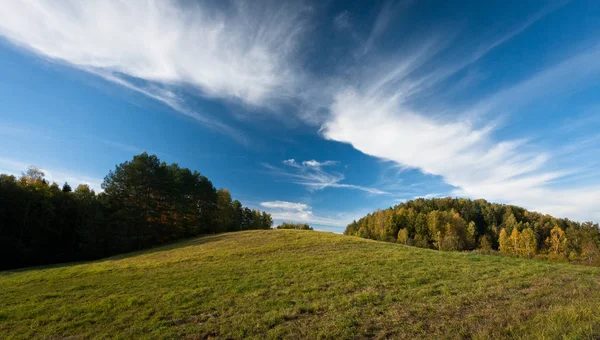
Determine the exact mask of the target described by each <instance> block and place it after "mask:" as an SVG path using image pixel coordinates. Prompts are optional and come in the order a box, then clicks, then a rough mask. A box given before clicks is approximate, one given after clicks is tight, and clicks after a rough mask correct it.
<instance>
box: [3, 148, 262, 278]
mask: <svg viewBox="0 0 600 340" xmlns="http://www.w3.org/2000/svg"><path fill="white" fill-rule="evenodd" d="M102 189H103V192H101V193H95V192H94V190H91V189H90V188H89V186H87V185H85V184H81V185H79V186H77V187H76V188H75V190H73V189H72V187H71V186H70V185H69V184H68V183H65V184H64V185H63V186H62V187H60V186H59V185H58V184H56V183H49V182H48V181H47V180H46V179H45V178H44V173H43V172H42V171H41V170H39V169H37V168H34V167H32V168H30V169H29V170H27V172H25V173H23V175H22V176H21V177H20V178H17V177H15V176H11V175H6V174H1V175H0V269H11V268H19V267H24V266H32V265H44V264H51V263H58V262H68V261H78V260H91V259H98V258H102V257H106V256H110V255H114V254H119V253H124V252H129V251H134V250H140V249H146V248H149V247H152V246H156V245H160V244H164V243H167V242H171V241H174V240H177V239H180V238H184V237H191V236H197V235H201V234H210V233H220V232H227V231H239V230H247V229H269V228H271V225H272V224H273V221H272V219H271V215H269V214H267V213H265V212H260V211H258V210H251V209H249V208H247V207H243V206H242V204H241V203H240V202H239V201H238V200H235V201H232V198H231V195H230V193H229V191H228V190H226V189H219V190H216V189H215V187H214V186H213V184H212V183H211V181H210V180H208V178H206V177H205V176H202V175H201V174H200V173H199V172H197V171H191V170H190V169H187V168H181V167H179V165H177V164H170V165H169V164H166V163H165V162H161V161H160V160H159V159H158V157H156V156H155V155H149V154H147V153H143V154H140V155H137V156H134V157H133V159H132V160H131V161H127V162H124V163H122V164H119V165H117V166H116V167H115V169H114V170H113V171H110V172H109V174H108V175H107V176H106V177H105V179H104V182H103V183H102Z"/></svg>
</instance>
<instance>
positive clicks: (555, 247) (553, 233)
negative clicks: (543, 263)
mask: <svg viewBox="0 0 600 340" xmlns="http://www.w3.org/2000/svg"><path fill="white" fill-rule="evenodd" d="M546 245H547V246H548V253H549V254H551V255H555V256H559V257H566V255H567V237H566V236H565V232H564V231H563V230H562V229H560V227H558V226H555V227H554V228H552V230H550V236H549V237H548V238H547V239H546Z"/></svg>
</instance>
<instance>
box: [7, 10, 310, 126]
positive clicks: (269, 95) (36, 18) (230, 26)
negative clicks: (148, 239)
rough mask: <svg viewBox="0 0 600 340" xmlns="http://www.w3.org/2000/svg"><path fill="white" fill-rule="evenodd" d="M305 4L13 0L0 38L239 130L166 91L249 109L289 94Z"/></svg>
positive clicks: (208, 121) (294, 85) (210, 123)
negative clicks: (191, 92) (181, 89)
mask: <svg viewBox="0 0 600 340" xmlns="http://www.w3.org/2000/svg"><path fill="white" fill-rule="evenodd" d="M308 11H310V8H308V7H307V6H305V5H303V4H300V3H294V4H290V3H285V4H283V3H278V2H269V3H267V4H264V3H257V2H256V3H255V2H242V1H239V2H233V3H230V4H228V5H227V6H221V5H219V4H217V3H209V2H201V3H196V2H194V3H191V2H178V1H152V0H131V1H124V0H109V1H95V2H91V3H84V2H81V1H69V0H66V1H59V2H56V1H44V0H42V1H13V0H9V1H6V2H4V3H3V4H2V11H0V35H2V36H4V37H5V38H7V39H8V40H9V41H11V42H13V43H14V44H16V45H18V46H21V47H24V48H26V49H28V50H30V51H32V52H34V53H36V54H39V55H41V56H43V57H45V58H49V59H51V60H56V61H60V62H65V63H67V64H69V65H72V66H75V67H77V68H80V69H82V70H85V71H88V72H91V73H94V74H96V75H99V76H101V77H103V78H104V79H107V80H109V81H112V82H115V83H117V84H119V85H122V86H124V87H126V88H129V89H131V90H134V91H137V92H139V93H142V94H144V95H146V96H148V97H151V98H153V99H156V100H158V101H160V102H162V103H164V104H166V105H168V106H169V107H171V108H173V109H174V110H176V111H178V112H181V113H183V114H185V115H187V116H189V117H192V118H194V119H196V120H197V121H199V122H200V123H202V124H203V125H206V126H208V127H210V128H213V129H216V130H219V131H224V132H225V133H228V134H229V135H231V136H236V135H239V133H238V132H239V131H231V128H229V127H228V126H226V125H225V124H223V123H221V122H220V120H219V119H218V118H216V117H212V116H210V115H206V114H203V113H199V112H197V111H195V110H192V109H190V108H189V107H188V106H186V105H185V103H184V100H183V98H182V97H181V96H179V95H178V94H177V93H176V92H174V91H172V90H171V89H170V88H171V87H173V86H189V87H192V88H194V89H196V90H197V93H198V94H200V95H202V96H205V97H214V98H223V99H227V100H233V101H236V102H239V103H241V104H244V105H249V106H254V107H268V106H270V105H271V104H272V103H273V102H276V101H279V100H281V99H282V98H288V97H290V96H292V94H293V92H294V91H295V90H296V88H297V86H298V83H299V81H300V78H301V77H300V76H299V74H300V73H301V72H299V71H298V68H297V66H296V55H295V52H296V51H297V50H298V46H299V44H300V40H299V37H300V36H301V35H302V34H303V32H304V31H305V30H306V28H307V25H306V19H307V16H306V12H308ZM130 79H136V80H138V81H136V82H133V81H130ZM144 81H145V82H146V83H144Z"/></svg>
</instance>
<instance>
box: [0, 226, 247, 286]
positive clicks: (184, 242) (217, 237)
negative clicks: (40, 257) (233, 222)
mask: <svg viewBox="0 0 600 340" xmlns="http://www.w3.org/2000/svg"><path fill="white" fill-rule="evenodd" d="M237 233H238V232H227V233H221V234H207V235H201V236H194V237H191V238H187V239H180V240H177V241H173V242H170V243H166V244H163V245H159V246H156V247H153V248H147V249H140V250H135V251H132V252H128V253H122V254H117V255H112V256H109V257H105V258H101V259H96V260H82V261H74V262H63V263H54V264H48V265H43V266H33V267H23V268H17V269H9V270H4V271H0V276H1V275H7V274H11V273H21V272H32V271H37V270H46V269H52V268H63V267H70V266H76V265H81V264H92V263H103V262H112V261H119V260H123V259H127V258H130V257H135V256H139V255H147V254H154V253H159V252H163V251H169V250H173V249H181V248H186V247H189V246H197V245H201V244H207V243H211V242H216V241H221V240H223V239H226V238H229V237H231V236H232V235H235V234H237Z"/></svg>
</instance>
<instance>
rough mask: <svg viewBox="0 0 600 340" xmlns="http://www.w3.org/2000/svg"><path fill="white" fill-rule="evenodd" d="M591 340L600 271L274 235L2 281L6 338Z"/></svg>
mask: <svg viewBox="0 0 600 340" xmlns="http://www.w3.org/2000/svg"><path fill="white" fill-rule="evenodd" d="M69 336H72V337H74V338H106V337H116V336H119V337H123V338H131V337H140V336H145V337H148V338H157V337H158V338H163V337H171V338H172V337H178V338H179V337H184V338H185V337H189V338H210V337H217V338H243V337H251V338H257V339H263V338H281V337H286V338H332V339H338V338H365V337H369V338H370V337H375V338H386V337H393V338H414V337H444V338H447V337H448V338H459V337H473V338H489V337H497V338H500V337H515V336H523V337H527V338H529V337H534V338H541V337H546V338H555V337H560V336H567V337H570V338H573V337H575V338H590V337H598V336H600V268H593V267H580V266H574V265H561V264H552V263H546V262H536V261H528V260H521V259H515V258H506V257H497V256H485V255H473V254H467V253H452V252H439V251H433V250H426V249H420V248H414V247H406V246H402V245H397V244H392V243H384V242H377V241H371V240H366V239H361V238H357V237H350V236H342V235H335V234H329V233H321V232H311V231H294V230H275V231H271V230H269V231H248V232H239V233H228V234H219V235H215V236H209V237H203V238H198V239H193V240H188V241H185V242H180V243H177V244H173V245H170V246H166V247H161V248H155V249H152V250H150V251H145V252H140V253H132V254H127V255H123V256H118V257H112V258H108V259H105V260H101V261H95V262H90V263H81V264H79V263H75V264H65V265H57V266H49V267H39V268H30V269H25V270H20V271H11V272H2V273H0V338H2V339H6V338H56V337H61V338H62V337H69Z"/></svg>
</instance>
